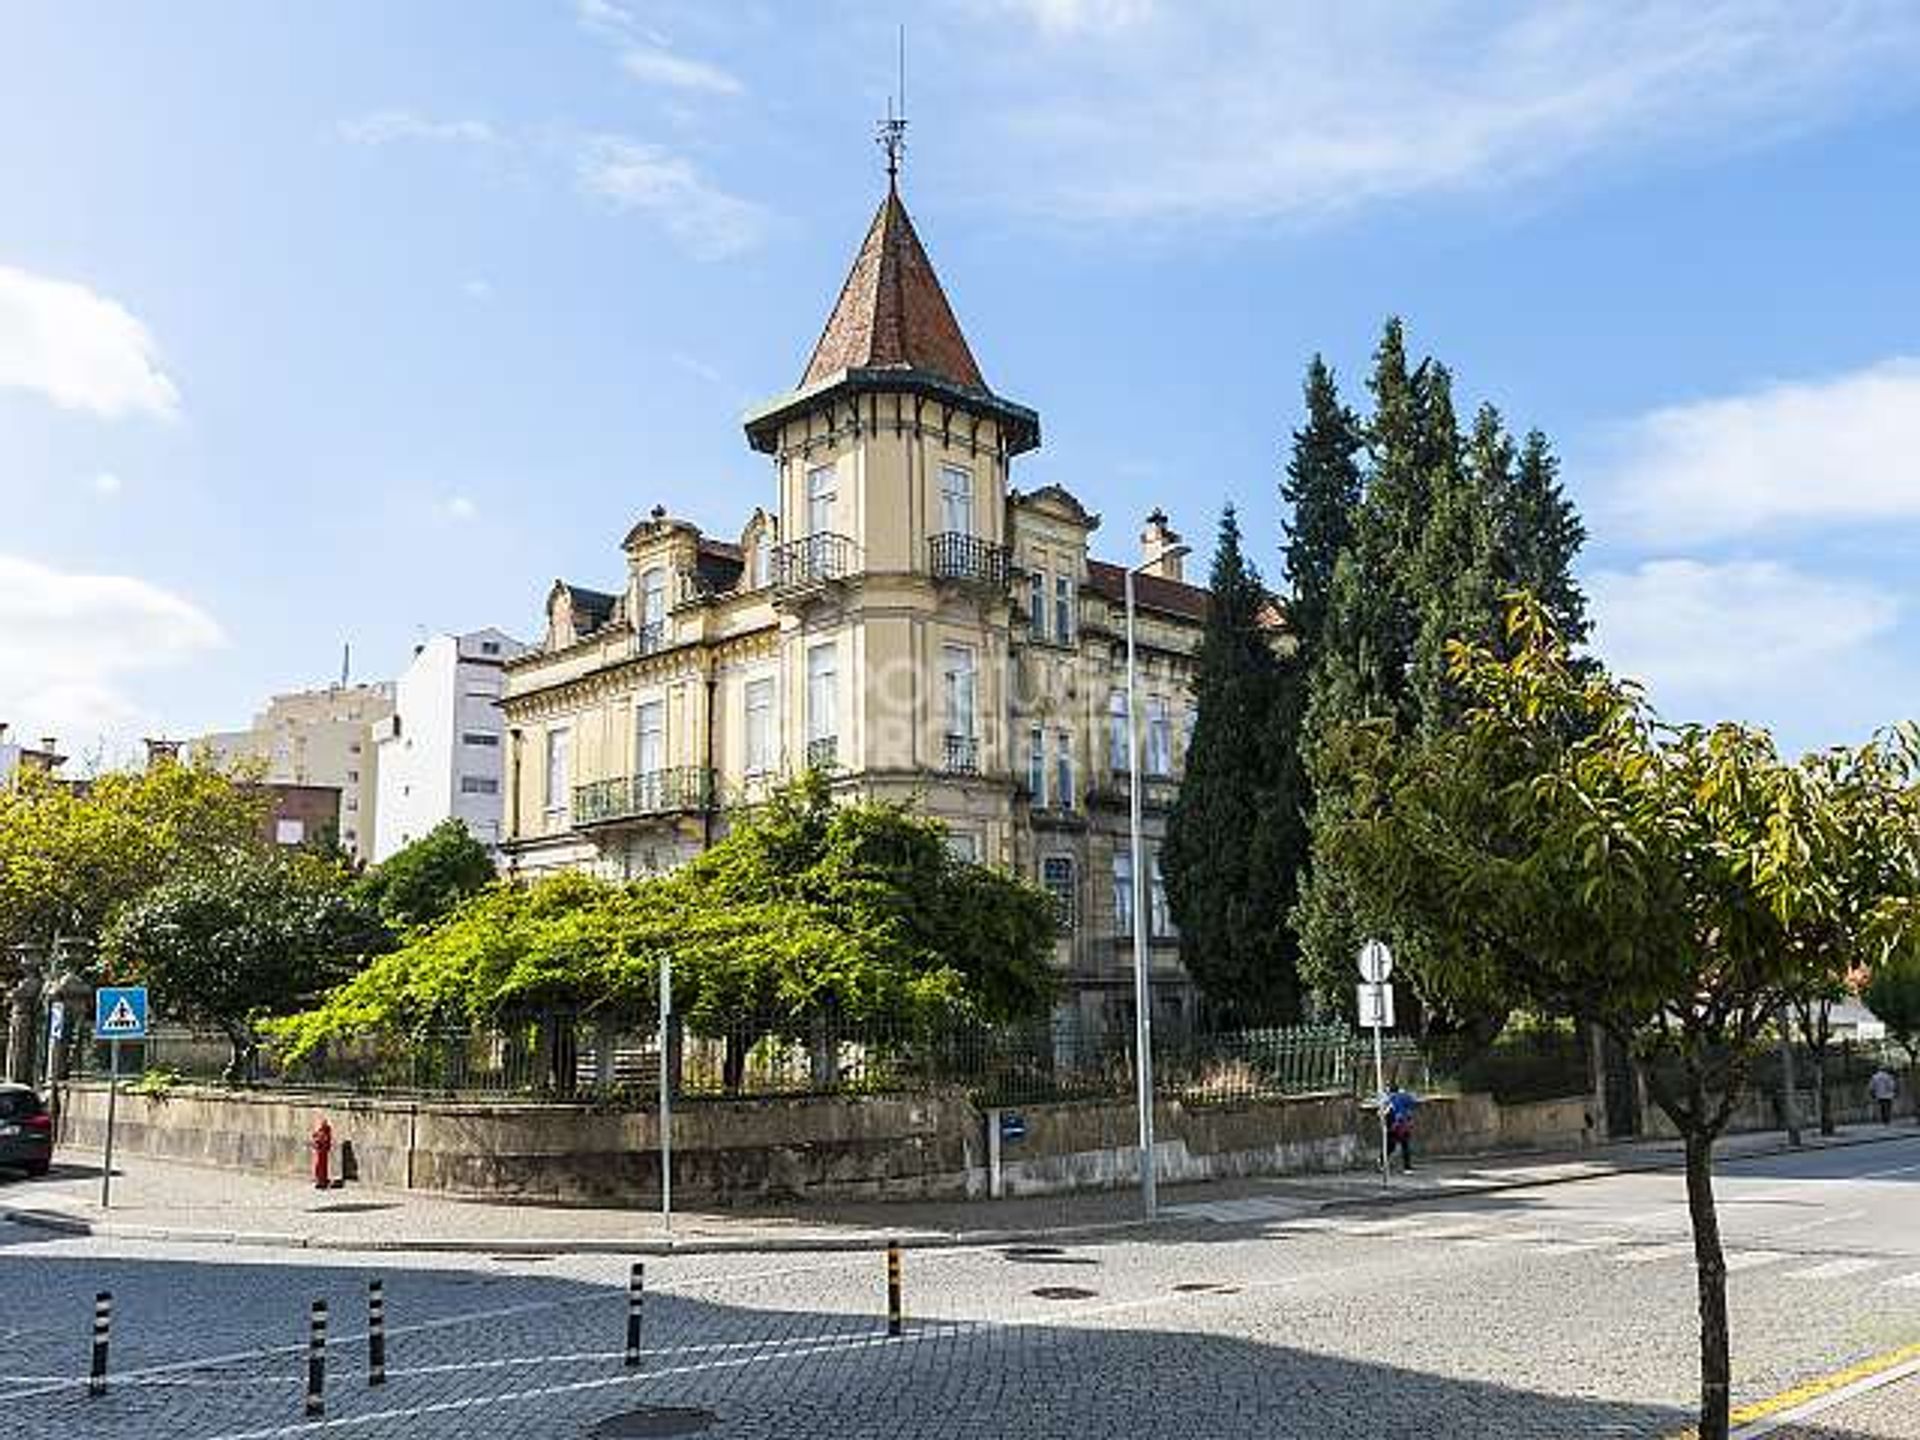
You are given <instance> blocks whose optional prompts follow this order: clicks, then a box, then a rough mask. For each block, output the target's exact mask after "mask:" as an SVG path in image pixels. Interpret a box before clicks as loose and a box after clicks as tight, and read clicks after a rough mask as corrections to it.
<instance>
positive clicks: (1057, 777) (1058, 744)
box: [1053, 730, 1073, 810]
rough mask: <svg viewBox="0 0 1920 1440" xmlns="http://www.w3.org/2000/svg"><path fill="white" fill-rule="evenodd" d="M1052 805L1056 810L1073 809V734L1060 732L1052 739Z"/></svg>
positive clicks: (1066, 731) (1064, 731)
mask: <svg viewBox="0 0 1920 1440" xmlns="http://www.w3.org/2000/svg"><path fill="white" fill-rule="evenodd" d="M1053 743H1054V752H1053V803H1054V806H1055V807H1056V808H1057V809H1061V810H1071V809H1072V808H1073V732H1072V731H1071V730H1062V731H1060V732H1059V733H1058V734H1056V735H1055V736H1054V737H1053Z"/></svg>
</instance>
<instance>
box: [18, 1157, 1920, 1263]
mask: <svg viewBox="0 0 1920 1440" xmlns="http://www.w3.org/2000/svg"><path fill="white" fill-rule="evenodd" d="M1910 1133H1911V1132H1910V1131H1908V1130H1906V1129H1896V1130H1892V1131H1885V1130H1880V1129H1878V1128H1877V1127H1876V1128H1867V1127H1862V1128H1860V1129H1858V1130H1856V1131H1854V1132H1852V1133H1843V1134H1841V1135H1839V1136H1836V1137H1834V1138H1832V1139H1828V1140H1822V1139H1820V1138H1819V1137H1815V1136H1810V1137H1808V1144H1807V1148H1808V1149H1815V1148H1819V1147H1821V1146H1822V1145H1825V1146H1835V1145H1856V1144H1867V1143H1872V1142H1874V1141H1877V1140H1881V1139H1889V1138H1904V1137H1906V1136H1907V1135H1909V1134H1910ZM1785 1149H1786V1145H1785V1142H1784V1140H1783V1138H1782V1137H1781V1136H1780V1135H1779V1134H1778V1133H1775V1132H1761V1133H1757V1134H1752V1135H1742V1136H1735V1137H1732V1138H1730V1139H1728V1140H1726V1141H1725V1142H1723V1144H1722V1146H1721V1148H1720V1151H1719V1154H1720V1158H1721V1159H1722V1160H1726V1161H1733V1160H1738V1159H1740V1158H1752V1157H1755V1156H1759V1155H1771V1154H1778V1153H1781V1152H1782V1151H1784V1150H1785ZM60 1158H61V1163H60V1164H59V1165H58V1166H57V1167H56V1169H55V1172H54V1174H53V1175H52V1176H50V1177H48V1178H47V1179H44V1180H27V1181H13V1182H0V1220H12V1221H15V1222H17V1223H19V1224H22V1225H29V1226H38V1227H41V1228H44V1229H49V1230H57V1231H62V1232H66V1233H71V1234H94V1235H106V1236H113V1237H117V1238H122V1239H144V1240H167V1241H198V1242H205V1243H210V1244H230V1245H260V1246H271V1247H277V1248H283V1249H302V1248H305V1249H323V1250H422V1251H433V1250H440V1251H448V1250H451V1251H471V1252H477V1253H482V1254H487V1253H492V1254H549V1253H562V1252H570V1253H593V1252H603V1253H618V1254H632V1255H646V1254H664V1253H669V1252H698V1251H766V1252H776V1251H797V1250H853V1249H870V1248H876V1247H878V1246H881V1245H884V1244H886V1243H887V1241H888V1240H898V1241H899V1242H900V1243H901V1244H903V1245H909V1246H917V1247H926V1246H944V1245H991V1244H1010V1243H1019V1242H1034V1241H1048V1240H1062V1239H1070V1238H1083V1237H1090V1236H1094V1235H1099V1234H1103V1233H1109V1232H1115V1231H1124V1230H1127V1229H1132V1228H1136V1227H1138V1226H1140V1225H1142V1224H1143V1223H1144V1222H1142V1221H1141V1220H1140V1218H1139V1215H1140V1209H1139V1204H1140V1202H1139V1197H1138V1195H1137V1194H1136V1193H1135V1192H1134V1191H1132V1190H1131V1189H1128V1190H1114V1191H1102V1192H1098V1193H1093V1194H1078V1195H1061V1196H1044V1197H1040V1196H1036V1197H1023V1198H1015V1199H1008V1200H997V1201H989V1200H976V1201H965V1200H962V1201H891V1202H878V1201H876V1202H870V1203H858V1204H856V1203H834V1202H823V1203H817V1204H812V1205H805V1206H802V1205H799V1204H794V1205H791V1206H788V1207H785V1208H780V1209H772V1208H763V1209H749V1208H741V1209H725V1210H720V1209H713V1208H694V1209H690V1210H685V1211H680V1212H676V1214H675V1216H674V1223H673V1229H672V1232H671V1234H669V1233H668V1232H667V1230H666V1229H665V1228H663V1226H662V1225H661V1221H660V1216H659V1214H658V1213H657V1212H655V1211H650V1210H641V1209H610V1208H608V1209H586V1208H563V1207H558V1206H540V1205H515V1204H504V1203H499V1202H483V1201H469V1200H459V1199H453V1198H449V1197H446V1196H441V1195H434V1194H428V1193H424V1192H420V1191H410V1192H409V1191H392V1190H380V1189H374V1188H370V1187H364V1186H359V1185H355V1186H352V1187H350V1188H347V1189H337V1190H331V1191H327V1192H325V1193H319V1192H316V1191H314V1190H313V1189H312V1188H311V1187H310V1186H309V1185H306V1184H304V1183H302V1182H299V1181H295V1180H289V1179H280V1178H276V1177H270V1176H261V1175H253V1174H247V1173H244V1172H237V1171H228V1170H212V1169H204V1168H201V1167H198V1166H193V1165H185V1164H180V1163H177V1162H173V1161H166V1160H155V1159H149V1158H147V1157H145V1156H139V1155H134V1156H121V1157H117V1158H118V1160H119V1162H120V1163H118V1164H116V1166H115V1175H114V1185H113V1208H112V1209H111V1210H108V1211H103V1210H101V1208H100V1203H99V1200H100V1171H99V1157H98V1155H97V1154H93V1155H90V1154H87V1153H86V1152H82V1151H73V1150H69V1151H63V1152H62V1154H61V1157H60ZM1680 1158H1681V1157H1680V1147H1679V1145H1678V1144H1677V1143H1676V1142H1672V1141H1648V1142H1641V1143H1636V1144H1629V1145H1619V1146H1610V1147H1608V1148H1606V1149H1605V1150H1599V1151H1585V1152H1581V1153H1578V1154H1559V1155H1546V1154H1537V1153H1536V1154H1528V1155H1498V1156H1496V1155H1487V1156H1477V1157H1471V1158H1466V1159H1451V1160H1449V1159H1441V1160H1435V1161H1433V1162H1432V1163H1430V1164H1423V1165H1422V1166H1421V1167H1420V1168H1419V1169H1417V1170H1416V1171H1415V1172H1414V1173H1413V1174H1411V1175H1403V1174H1400V1173H1399V1172H1397V1171H1396V1172H1395V1173H1394V1175H1393V1177H1392V1183H1391V1185H1390V1186H1388V1187H1385V1188H1383V1187H1382V1185H1381V1183H1380V1176H1379V1173H1378V1172H1377V1171H1344V1172H1339V1173H1333V1174H1313V1175H1289V1176H1282V1177H1275V1178H1271V1179H1243V1180H1221V1181H1212V1182H1207V1183H1203V1184H1192V1185H1169V1186H1164V1187H1162V1190H1161V1196H1160V1203H1161V1208H1162V1210H1163V1212H1167V1213H1163V1215H1162V1218H1161V1221H1160V1223H1162V1224H1178V1223H1181V1220H1182V1216H1181V1215H1180V1213H1179V1212H1180V1211H1181V1209H1182V1208H1184V1207H1188V1206H1194V1205H1205V1204H1211V1203H1216V1202H1222V1201H1232V1200H1241V1199H1248V1198H1252V1197H1256V1196H1257V1197H1263V1198H1270V1199H1278V1200H1280V1201H1282V1202H1283V1203H1286V1204H1288V1205H1296V1204H1297V1206H1298V1208H1299V1212H1300V1213H1302V1214H1306V1213H1310V1212H1313V1211H1316V1210H1326V1209H1336V1208H1351V1207H1365V1206H1375V1205H1380V1204H1392V1203H1405V1202H1409V1201H1413V1200H1430V1199H1436V1198H1443V1197H1449V1196H1456V1195H1472V1194H1483V1193H1487V1192H1491V1191H1498V1190H1511V1189H1519V1188H1526V1187H1533V1186H1541V1185H1556V1184H1565V1183H1569V1182H1572V1181H1578V1180H1586V1179H1592V1178H1596V1177H1599V1176H1604V1175H1617V1174H1624V1173H1630V1172H1633V1171H1642V1170H1664V1169H1673V1168H1677V1167H1678V1165H1679V1163H1680Z"/></svg>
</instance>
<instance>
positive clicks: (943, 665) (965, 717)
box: [940, 644, 979, 740]
mask: <svg viewBox="0 0 1920 1440" xmlns="http://www.w3.org/2000/svg"><path fill="white" fill-rule="evenodd" d="M940 675H941V680H942V683H943V684H944V686H945V689H946V707H947V734H949V735H953V736H957V737H958V738H960V739H964V740H972V739H976V738H977V737H978V734H979V732H978V729H977V728H976V716H977V713H978V698H979V674H978V671H977V670H976V669H975V668H974V654H973V647H972V646H971V645H953V644H947V645H942V646H941V647H940Z"/></svg>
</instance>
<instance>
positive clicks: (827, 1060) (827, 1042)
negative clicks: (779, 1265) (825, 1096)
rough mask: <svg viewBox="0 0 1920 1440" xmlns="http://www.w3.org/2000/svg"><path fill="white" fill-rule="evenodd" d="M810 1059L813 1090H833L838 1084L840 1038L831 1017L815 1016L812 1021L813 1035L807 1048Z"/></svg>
mask: <svg viewBox="0 0 1920 1440" xmlns="http://www.w3.org/2000/svg"><path fill="white" fill-rule="evenodd" d="M808 1051H809V1054H810V1059H811V1069H812V1072H813V1074H812V1080H813V1088H814V1089H815V1090H834V1089H838V1088H839V1083H840V1036H839V1027H838V1026H836V1025H835V1024H834V1023H833V1019H832V1017H831V1016H827V1015H816V1016H815V1017H814V1021H813V1034H812V1036H811V1043H810V1044H809V1046H808Z"/></svg>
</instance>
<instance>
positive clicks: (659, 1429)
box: [587, 1405, 715, 1440]
mask: <svg viewBox="0 0 1920 1440" xmlns="http://www.w3.org/2000/svg"><path fill="white" fill-rule="evenodd" d="M714 1419H715V1416H714V1413H713V1412H712V1411H711V1410H696V1409H693V1408H691V1407H689V1406H684V1405H648V1406H646V1407H645V1408H643V1409H640V1410H628V1411H625V1412H623V1413H622V1414H619V1415H609V1416H607V1418H606V1419H604V1420H602V1421H600V1422H599V1423H598V1424H596V1425H595V1426H594V1427H593V1429H591V1430H589V1431H588V1432H587V1440H649V1437H652V1436H657V1435H698V1434H699V1433H700V1432H701V1431H702V1430H705V1429H707V1428H709V1427H710V1426H711V1425H712V1424H713V1422H714Z"/></svg>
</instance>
